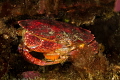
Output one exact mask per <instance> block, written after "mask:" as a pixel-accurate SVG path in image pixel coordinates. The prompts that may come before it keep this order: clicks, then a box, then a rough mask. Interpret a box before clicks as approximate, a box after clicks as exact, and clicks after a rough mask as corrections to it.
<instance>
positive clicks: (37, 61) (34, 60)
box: [18, 45, 61, 66]
mask: <svg viewBox="0 0 120 80" xmlns="http://www.w3.org/2000/svg"><path fill="white" fill-rule="evenodd" d="M18 50H19V52H20V53H21V54H22V55H23V56H24V58H25V59H26V60H27V61H29V62H30V63H33V64H36V65H40V66H45V65H53V64H58V63H60V62H61V61H54V62H48V61H43V60H40V59H37V58H35V57H33V56H32V55H31V54H30V53H29V50H28V49H27V48H26V47H25V46H22V45H19V48H18Z"/></svg>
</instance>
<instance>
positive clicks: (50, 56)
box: [18, 19, 98, 66]
mask: <svg viewBox="0 0 120 80" xmlns="http://www.w3.org/2000/svg"><path fill="white" fill-rule="evenodd" d="M18 24H19V25H20V26H21V27H22V28H23V30H22V41H21V44H19V47H18V49H19V52H20V53H21V54H22V55H23V56H24V58H25V59H26V60H27V61H29V62H31V63H33V64H36V65H40V66H45V65H53V64H58V63H63V62H65V61H66V60H67V59H68V58H69V57H72V56H74V55H76V54H78V53H79V51H80V50H81V48H84V45H85V44H87V45H89V46H92V47H93V52H95V53H97V49H98V43H97V42H96V40H94V38H95V37H94V35H93V34H91V31H89V30H87V29H84V28H81V27H76V26H74V25H71V24H67V23H64V22H59V21H55V20H45V19H41V20H20V21H18ZM32 51H35V52H40V53H43V55H44V59H38V58H36V57H33V56H32V55H31V54H30V52H32ZM37 54H38V53H37Z"/></svg>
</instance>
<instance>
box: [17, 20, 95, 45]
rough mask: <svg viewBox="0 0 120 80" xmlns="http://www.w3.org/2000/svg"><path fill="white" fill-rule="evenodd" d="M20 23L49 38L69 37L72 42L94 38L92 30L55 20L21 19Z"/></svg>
mask: <svg viewBox="0 0 120 80" xmlns="http://www.w3.org/2000/svg"><path fill="white" fill-rule="evenodd" d="M18 23H19V25H20V26H22V27H23V28H25V29H26V30H28V31H29V32H30V33H33V34H34V35H36V36H40V37H42V38H46V39H49V40H55V41H58V40H61V39H62V38H69V39H70V40H71V41H72V42H76V41H77V42H87V43H90V42H91V41H93V40H94V35H93V34H91V31H89V30H86V29H83V28H81V27H76V26H73V25H70V24H67V23H63V22H59V21H54V20H21V21H18Z"/></svg>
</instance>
